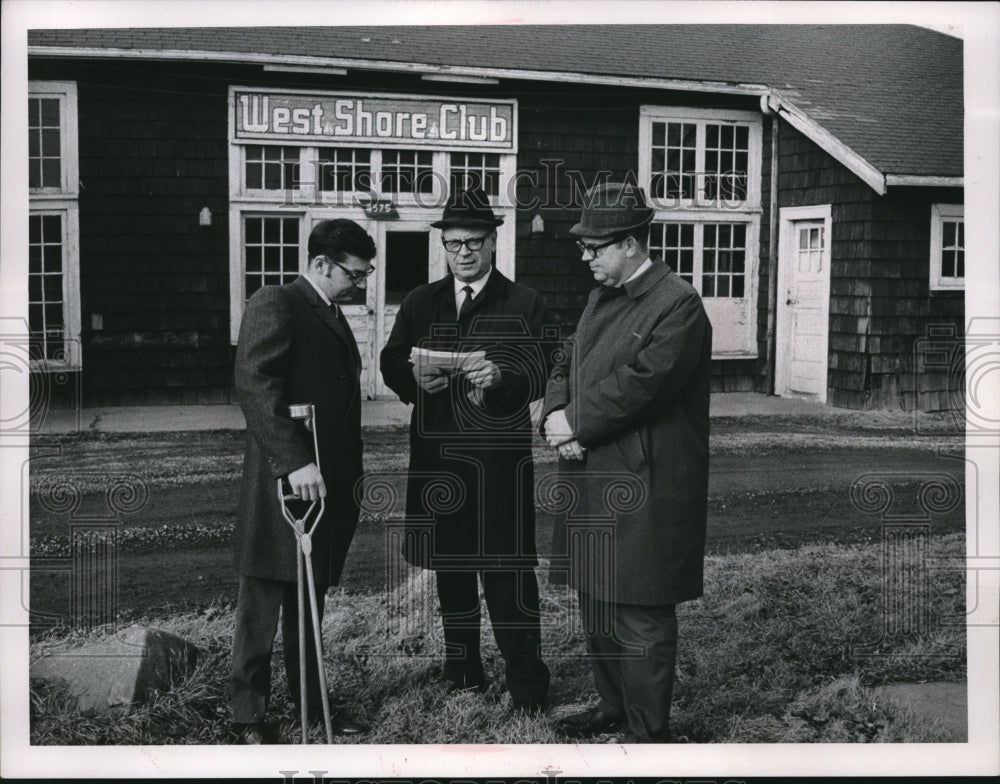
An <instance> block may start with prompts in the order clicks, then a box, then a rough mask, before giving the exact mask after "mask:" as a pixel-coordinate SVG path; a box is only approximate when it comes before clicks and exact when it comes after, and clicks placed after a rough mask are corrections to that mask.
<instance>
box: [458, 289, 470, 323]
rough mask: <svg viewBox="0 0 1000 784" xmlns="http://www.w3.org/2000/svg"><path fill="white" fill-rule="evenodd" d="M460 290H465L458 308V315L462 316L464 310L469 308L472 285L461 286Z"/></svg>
mask: <svg viewBox="0 0 1000 784" xmlns="http://www.w3.org/2000/svg"><path fill="white" fill-rule="evenodd" d="M462 291H464V292H465V299H463V300H462V307H461V308H459V309H458V317H459V318H462V316H464V315H465V311H467V310H468V309H469V306H470V305H471V304H472V286H462Z"/></svg>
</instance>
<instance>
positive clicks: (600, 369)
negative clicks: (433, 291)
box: [542, 183, 712, 743]
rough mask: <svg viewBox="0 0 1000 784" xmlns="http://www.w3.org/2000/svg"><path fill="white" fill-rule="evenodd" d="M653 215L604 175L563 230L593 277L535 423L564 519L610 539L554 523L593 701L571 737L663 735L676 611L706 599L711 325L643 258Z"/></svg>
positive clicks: (652, 738)
mask: <svg viewBox="0 0 1000 784" xmlns="http://www.w3.org/2000/svg"><path fill="white" fill-rule="evenodd" d="M652 218H653V211H652V210H651V209H649V208H648V207H647V206H646V204H645V200H644V197H643V194H642V191H641V190H640V189H639V188H638V187H636V186H635V185H632V184H619V183H611V184H606V185H603V186H599V187H596V188H594V189H592V190H591V191H590V192H589V193H588V194H587V201H586V203H585V205H584V209H583V214H582V217H581V219H580V222H579V223H577V224H576V225H575V226H573V227H572V228H571V229H570V232H571V233H572V234H574V235H576V236H577V237H578V240H577V246H578V247H579V249H580V252H581V254H582V259H583V261H584V262H585V263H586V264H587V265H588V266H589V267H590V271H591V273H592V274H593V276H594V279H595V280H596V281H597V282H598V284H600V285H599V286H597V288H596V289H595V290H594V291H593V292H592V293H591V295H590V298H589V300H588V301H587V305H586V307H585V308H584V311H583V314H582V315H581V316H580V321H579V323H578V324H577V329H576V333H575V334H574V335H573V337H571V338H570V339H569V341H568V342H567V344H566V348H565V351H564V352H563V355H564V356H565V362H562V363H560V364H559V365H558V366H557V367H555V368H554V369H553V371H552V375H551V377H550V380H549V383H548V387H547V390H546V395H545V402H544V406H543V411H542V421H543V426H542V432H543V435H544V436H545V437H546V439H547V440H548V442H549V444H550V445H552V446H554V447H556V448H557V449H558V451H559V457H560V460H559V470H560V473H561V476H562V478H563V479H564V480H565V481H566V482H568V483H570V484H572V485H573V486H574V487H575V488H576V490H577V493H578V496H579V501H578V503H577V505H576V507H575V508H574V509H573V510H572V514H573V517H574V518H576V519H589V520H590V521H594V520H601V519H604V520H607V519H608V518H609V517H611V518H613V522H612V523H611V524H610V527H611V530H610V532H609V537H608V541H606V542H605V544H604V545H603V546H601V545H597V546H594V545H593V544H588V542H590V543H593V542H594V541H595V540H594V537H593V536H592V535H588V534H587V533H586V531H585V528H586V526H584V527H582V528H578V529H576V530H575V531H574V530H573V527H572V520H570V521H567V520H566V519H565V518H563V519H562V520H559V519H557V521H556V523H555V526H556V534H555V536H554V545H553V560H556V559H557V555H558V551H560V550H561V553H562V554H563V559H564V561H565V562H567V563H568V567H569V578H570V582H571V585H572V586H573V587H574V588H576V589H577V591H578V592H579V594H578V595H579V600H580V612H581V619H582V621H583V626H584V634H585V637H586V643H587V650H588V652H589V654H590V658H591V664H592V667H593V673H594V684H595V686H596V689H597V694H598V696H599V698H600V699H599V702H598V704H597V705H596V707H594V708H591V709H590V710H587V711H584V712H583V713H579V714H576V715H572V716H569V717H567V718H565V719H563V720H562V721H561V722H560V723H559V729H560V730H561V732H562V733H563V734H565V735H566V736H568V737H571V738H584V737H593V736H596V735H602V734H605V733H608V732H612V731H617V730H623V731H624V735H623V737H622V741H623V742H626V743H629V742H631V743H663V742H667V741H668V740H669V739H670V725H669V719H670V701H671V696H672V692H673V681H674V660H675V657H676V651H677V617H676V614H675V605H677V604H678V603H680V602H684V601H687V600H690V599H696V598H698V597H699V596H701V594H702V567H703V560H704V548H705V519H706V505H707V495H708V422H709V420H708V401H709V376H708V370H709V361H710V359H711V356H712V327H711V324H710V323H709V321H708V317H707V316H706V315H705V310H704V308H703V306H702V302H701V299H700V297H699V296H698V294H697V292H696V291H695V290H694V289H693V288H692V287H691V285H690V284H688V283H687V282H686V281H684V280H682V279H681V278H680V277H678V276H677V274H675V273H674V271H673V270H671V269H670V268H669V267H668V266H667V265H666V264H664V263H662V262H660V261H652V260H651V259H650V258H649V252H648V247H649V246H648V237H649V223H650V221H651V220H652ZM616 488H617V489H616ZM591 527H592V526H591ZM579 534H582V535H579ZM567 543H568V544H569V546H568V547H565V545H566V544H567Z"/></svg>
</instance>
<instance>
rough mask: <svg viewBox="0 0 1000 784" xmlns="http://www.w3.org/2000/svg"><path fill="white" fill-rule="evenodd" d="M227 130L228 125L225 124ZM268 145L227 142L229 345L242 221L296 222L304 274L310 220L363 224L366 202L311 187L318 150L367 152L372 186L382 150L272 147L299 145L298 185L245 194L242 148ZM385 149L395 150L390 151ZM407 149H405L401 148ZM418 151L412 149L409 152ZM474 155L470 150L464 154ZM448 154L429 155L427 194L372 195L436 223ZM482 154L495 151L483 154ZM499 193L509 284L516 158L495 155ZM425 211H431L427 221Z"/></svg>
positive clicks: (502, 262)
mask: <svg viewBox="0 0 1000 784" xmlns="http://www.w3.org/2000/svg"><path fill="white" fill-rule="evenodd" d="M230 125H232V124H230ZM260 144H264V146H269V144H270V143H266V142H262V141H261V140H250V141H247V142H245V143H244V142H242V141H240V142H236V141H235V140H233V139H232V138H230V153H229V192H230V198H229V303H230V307H229V337H230V342H231V343H232V344H233V345H235V344H236V341H237V339H238V337H239V332H240V321H241V320H242V318H243V308H244V305H245V302H246V300H245V297H244V292H245V291H246V259H245V257H244V252H243V216H244V215H247V216H256V217H284V218H290V217H298V218H299V273H300V274H301V273H302V272H304V271H305V268H306V263H307V261H308V259H307V258H306V255H307V252H308V248H307V244H308V237H309V227H310V226H312V225H313V222H314V221H315V220H316V219H320V218H330V217H334V216H336V217H345V218H351V219H352V220H355V221H357V222H358V223H365V222H366V220H367V218H366V217H365V215H364V213H363V212H362V210H361V207H360V204H359V199H365V200H367V199H368V198H370V195H369V194H368V193H365V192H359V191H350V192H346V191H345V192H342V193H337V192H333V191H330V192H325V193H324V192H322V191H320V190H319V188H318V183H317V182H316V180H317V177H316V173H318V168H317V165H316V164H317V162H318V160H319V150H320V148H321V147H324V148H326V147H348V148H354V149H369V150H370V151H371V174H372V183H373V184H374V185H376V186H378V185H379V184H381V182H382V150H381V149H380V148H377V147H370V148H364V147H362V146H359V145H357V144H344V145H338V144H320V145H318V144H309V145H293V144H290V143H282V142H274V143H273V144H270V146H280V147H292V146H299V147H300V150H299V167H300V168H299V171H300V172H301V180H300V182H299V187H298V188H297V189H295V190H293V191H291V192H289V191H287V190H280V191H279V190H262V189H257V188H255V189H248V188H247V187H246V146H247V145H260ZM391 149H398V148H397V147H392V148H391ZM405 149H409V148H405ZM413 149H418V148H413ZM465 151H466V152H477V151H476V150H465ZM452 152H453V151H452V150H433V151H432V167H433V172H434V179H433V183H434V186H433V192H432V193H430V194H426V193H425V194H412V193H401V194H389V195H383V194H381V193H380V194H378V195H379V196H380V197H382V198H391V199H392V201H393V202H394V203H395V204H396V206H397V208H398V210H399V214H400V218H401V219H408V220H412V219H414V218H418V219H419V218H424V217H426V218H429V219H430V220H437V218H439V217H440V214H441V210H443V209H444V203H445V200H446V199H447V187H448V182H449V180H450V176H451V153H452ZM487 152H496V151H493V150H489V151H487ZM498 154H499V155H500V188H499V191H500V192H499V194H498V195H497V196H491V197H490V204H491V206H492V207H493V208H494V209H495V210H496V211H497V214H498V215H500V216H501V217H503V218H505V221H504V223H503V225H501V226H499V227H498V228H497V253H496V263H497V269H499V270H500V272H502V273H503V274H504V275H506V276H508V277H510V278H511V279H513V278H514V277H515V269H514V259H515V242H516V237H515V231H514V230H515V226H514V223H515V221H514V207H515V205H514V201H513V190H514V188H513V187H511V185H512V184H513V178H514V174H515V172H516V170H517V155H516V154H515V153H506V152H500V153H498ZM289 197H291V198H289ZM425 208H431V209H433V211H434V215H433V218H431V216H430V215H429V214H427V213H426V212H425V211H424V210H425ZM430 220H428V223H429V222H430Z"/></svg>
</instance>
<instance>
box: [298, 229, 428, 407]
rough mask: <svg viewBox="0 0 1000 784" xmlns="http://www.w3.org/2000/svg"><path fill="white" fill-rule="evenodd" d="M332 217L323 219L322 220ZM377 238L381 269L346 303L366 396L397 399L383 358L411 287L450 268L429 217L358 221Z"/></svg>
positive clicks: (345, 310)
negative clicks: (380, 359) (384, 371)
mask: <svg viewBox="0 0 1000 784" xmlns="http://www.w3.org/2000/svg"><path fill="white" fill-rule="evenodd" d="M326 217H330V216H322V217H317V218H316V221H317V222H318V221H319V220H322V219H324V218H326ZM358 223H360V224H361V225H362V226H363V227H364V229H365V231H367V232H368V233H369V234H370V235H371V236H372V238H373V239H374V240H375V246H376V256H375V259H374V263H375V272H373V273H372V276H371V277H370V278H369V279H368V286H367V289H366V290H365V291H358V292H356V294H355V297H354V299H353V300H352V301H351V302H349V303H347V304H344V305H343V310H344V315H345V316H346V317H347V321H348V323H349V324H350V325H351V329H352V330H353V331H354V337H355V339H356V340H357V341H358V349H359V350H360V351H361V362H362V371H361V394H362V395H363V396H364V398H365V399H366V400H377V399H382V398H391V397H394V394H393V392H392V390H390V389H388V388H387V387H386V386H385V384H383V383H382V374H381V373H379V371H378V357H379V353H380V352H381V351H382V348H383V346H385V343H386V340H388V338H389V334H390V333H391V332H392V326H393V324H395V322H396V314H397V313H398V312H399V305H400V303H402V301H403V297H405V296H406V294H407V292H409V291H410V289H413V288H415V287H416V286H420V285H422V284H424V283H429V282H430V281H432V280H437V279H439V278H441V277H442V276H444V274H445V273H446V272H447V264H446V263H445V259H444V248H442V247H441V242H440V240H439V238H438V235H439V234H440V232H438V231H436V230H435V229H431V228H430V221H428V220H423V221H420V220H398V221H358Z"/></svg>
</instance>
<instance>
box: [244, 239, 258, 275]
mask: <svg viewBox="0 0 1000 784" xmlns="http://www.w3.org/2000/svg"><path fill="white" fill-rule="evenodd" d="M246 254H247V256H246V258H247V272H260V271H261V266H260V263H261V249H260V248H252V247H250V246H249V245H248V246H247V250H246Z"/></svg>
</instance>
